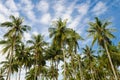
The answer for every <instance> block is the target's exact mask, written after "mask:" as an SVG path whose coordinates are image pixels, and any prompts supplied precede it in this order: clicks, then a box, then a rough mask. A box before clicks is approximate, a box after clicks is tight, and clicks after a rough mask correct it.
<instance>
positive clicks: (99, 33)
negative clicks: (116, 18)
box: [88, 17, 118, 80]
mask: <svg viewBox="0 0 120 80" xmlns="http://www.w3.org/2000/svg"><path fill="white" fill-rule="evenodd" d="M95 20H96V21H95V22H90V23H89V24H90V28H89V30H88V32H89V33H90V34H89V36H93V42H92V45H93V44H94V43H95V42H96V41H97V42H98V44H99V45H100V46H102V48H104V49H105V51H106V53H107V56H108V59H109V62H110V65H111V68H112V71H113V74H114V77H115V80H118V77H117V74H116V72H115V67H114V66H113V63H112V60H111V56H110V52H109V49H108V47H109V46H110V45H111V40H110V39H111V38H114V37H115V36H114V35H113V34H112V33H111V31H112V30H113V29H110V28H107V27H108V25H109V24H111V22H107V21H106V22H102V21H100V20H99V19H98V18H97V17H96V18H95Z"/></svg>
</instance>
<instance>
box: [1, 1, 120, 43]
mask: <svg viewBox="0 0 120 80" xmlns="http://www.w3.org/2000/svg"><path fill="white" fill-rule="evenodd" d="M119 7H120V1H119V0H0V22H4V21H6V20H8V17H9V15H11V14H12V15H15V16H20V17H24V20H25V22H24V23H25V24H28V25H30V26H31V27H32V30H31V32H30V33H25V38H26V40H28V39H30V37H31V34H37V33H42V35H44V36H45V38H46V40H48V41H49V38H48V35H49V33H48V28H49V27H50V26H51V24H52V21H54V20H56V19H58V18H60V17H61V18H63V19H68V27H70V28H73V29H74V30H76V31H77V32H78V33H79V34H80V35H82V36H86V35H87V33H86V32H85V31H86V29H87V28H88V24H87V23H88V22H89V21H93V19H94V17H95V16H98V17H100V18H101V19H108V20H109V19H110V20H111V21H112V22H113V24H112V26H113V27H115V28H117V29H118V31H120V29H119V23H120V20H119V19H120V14H119V12H120V8H119ZM3 32H4V30H3V31H2V29H1V31H0V33H1V34H2V33H3ZM117 33H118V32H117ZM117 36H118V35H117ZM119 38H120V36H119ZM117 39H118V38H117ZM86 42H89V39H87V41H86Z"/></svg>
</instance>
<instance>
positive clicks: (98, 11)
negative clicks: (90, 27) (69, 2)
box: [92, 1, 107, 15]
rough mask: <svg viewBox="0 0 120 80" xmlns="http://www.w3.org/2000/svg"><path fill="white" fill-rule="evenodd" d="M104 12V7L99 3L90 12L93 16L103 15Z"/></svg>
mask: <svg viewBox="0 0 120 80" xmlns="http://www.w3.org/2000/svg"><path fill="white" fill-rule="evenodd" d="M106 10H107V7H106V5H105V4H104V3H103V2H101V1H100V2H98V3H97V4H96V5H95V6H94V8H93V10H92V12H93V13H94V14H95V15H100V14H102V13H104V12H105V11H106Z"/></svg>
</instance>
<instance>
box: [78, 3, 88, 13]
mask: <svg viewBox="0 0 120 80" xmlns="http://www.w3.org/2000/svg"><path fill="white" fill-rule="evenodd" d="M88 9H89V3H88V2H87V3H83V4H81V5H80V6H78V12H79V13H80V15H86V14H87V12H88Z"/></svg>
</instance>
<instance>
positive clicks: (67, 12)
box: [62, 1, 76, 22]
mask: <svg viewBox="0 0 120 80" xmlns="http://www.w3.org/2000/svg"><path fill="white" fill-rule="evenodd" d="M75 4H76V1H74V2H73V3H71V4H70V6H69V7H66V10H64V13H62V19H68V22H70V21H71V20H72V16H71V14H72V13H73V11H74V9H75Z"/></svg>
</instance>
